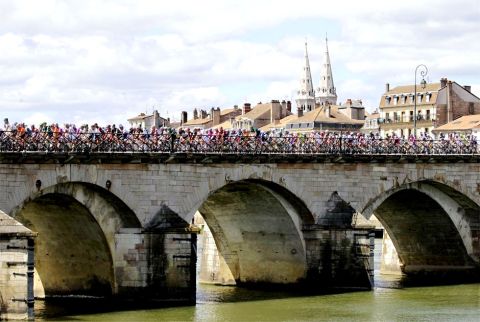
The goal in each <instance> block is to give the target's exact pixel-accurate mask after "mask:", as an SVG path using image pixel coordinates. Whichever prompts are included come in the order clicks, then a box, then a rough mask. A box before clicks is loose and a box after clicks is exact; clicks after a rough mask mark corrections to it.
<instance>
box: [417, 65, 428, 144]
mask: <svg viewBox="0 0 480 322" xmlns="http://www.w3.org/2000/svg"><path fill="white" fill-rule="evenodd" d="M419 68H420V76H422V80H421V81H420V86H421V87H422V89H425V87H426V86H427V82H426V81H425V76H426V75H427V74H428V68H427V66H425V65H424V64H420V65H418V66H417V67H416V68H415V86H414V92H415V93H414V97H413V102H414V103H413V135H414V136H415V137H417V73H418V69H419Z"/></svg>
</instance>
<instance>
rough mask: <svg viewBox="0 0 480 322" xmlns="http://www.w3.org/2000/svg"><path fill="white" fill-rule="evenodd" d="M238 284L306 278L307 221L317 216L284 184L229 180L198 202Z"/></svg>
mask: <svg viewBox="0 0 480 322" xmlns="http://www.w3.org/2000/svg"><path fill="white" fill-rule="evenodd" d="M199 212H200V213H201V214H202V216H203V218H204V219H205V222H206V223H207V225H208V226H209V227H210V230H211V231H212V234H213V237H214V239H215V243H216V245H217V248H218V249H219V251H220V253H221V254H222V255H223V257H224V259H225V261H226V263H227V265H228V266H229V268H230V271H231V272H232V274H233V276H234V278H235V280H236V282H237V283H238V284H250V283H275V284H290V283H296V282H298V281H300V280H302V279H303V278H305V274H306V270H307V267H306V266H307V263H306V250H305V241H304V238H303V233H302V226H303V225H304V224H308V223H313V221H314V220H313V216H312V215H311V214H309V213H308V209H307V208H306V206H305V205H304V204H303V202H302V201H301V200H299V199H298V198H296V197H295V196H294V195H293V194H292V193H291V192H289V191H288V190H286V189H285V188H283V187H281V186H278V185H277V184H274V183H272V182H268V181H263V180H241V181H236V182H231V183H228V184H226V185H225V186H223V187H221V188H220V189H218V190H216V191H214V192H213V193H211V194H210V195H209V197H208V198H207V199H206V200H205V201H204V202H203V204H202V205H201V206H200V208H199Z"/></svg>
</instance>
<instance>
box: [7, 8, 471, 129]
mask: <svg viewBox="0 0 480 322" xmlns="http://www.w3.org/2000/svg"><path fill="white" fill-rule="evenodd" d="M479 16H480V4H479V3H475V2H474V3H472V2H470V1H466V0H465V1H457V2H455V3H454V4H453V3H452V2H451V1H442V0H437V1H421V2H419V1H413V0H408V1H402V2H394V3H392V2H386V1H361V2H344V1H336V2H330V3H325V2H318V1H302V0H298V1H295V2H292V3H279V2H277V1H261V2H259V1H253V0H251V1H250V0H245V1H241V2H237V1H202V3H201V4H200V3H198V2H197V1H169V2H161V3H160V2H159V1H153V0H152V1H124V0H121V1H113V0H112V1H102V2H98V1H94V0H89V1H81V2H80V1H54V0H46V1H41V2H39V1H23V0H18V1H2V2H0V19H1V21H2V24H0V52H1V53H2V55H0V111H1V112H2V113H3V114H4V115H5V116H10V117H11V118H15V119H16V120H22V119H28V118H29V117H33V116H30V115H37V116H35V117H36V118H39V119H40V118H50V119H58V121H59V122H64V121H68V122H71V121H75V122H79V123H80V122H83V120H85V121H86V120H98V121H100V122H117V123H118V122H123V123H125V122H126V118H128V117H131V116H133V115H136V114H138V113H139V112H142V111H145V110H146V109H147V110H148V111H150V110H151V109H152V107H155V108H157V109H159V110H160V111H161V113H166V112H167V111H168V112H169V115H170V116H175V117H177V115H179V113H180V111H181V110H183V109H185V110H189V111H191V109H193V107H198V106H200V107H209V106H231V105H233V104H242V103H243V100H244V99H245V98H248V99H249V100H251V102H252V103H256V101H268V100H270V99H284V98H290V97H291V96H292V93H294V92H295V90H296V87H297V86H298V77H299V73H300V70H301V68H302V63H303V61H302V60H303V41H304V37H305V36H306V35H308V41H309V54H310V60H311V67H312V76H313V78H314V82H315V85H317V83H318V81H319V80H318V77H319V72H320V64H321V63H322V62H321V59H322V55H323V51H324V40H323V35H324V32H326V31H328V32H329V35H330V34H334V35H335V36H330V39H329V46H330V53H331V58H332V63H333V69H334V79H335V81H336V86H337V93H338V95H339V98H342V100H344V99H345V98H362V99H363V101H364V103H365V104H368V105H367V106H371V107H376V105H377V104H378V97H379V96H380V95H381V93H382V92H383V89H384V83H386V82H390V83H391V84H392V85H398V84H401V83H411V82H412V79H413V76H414V74H413V73H414V69H415V66H416V65H418V64H420V63H426V64H427V65H428V67H429V80H430V81H432V82H434V81H438V80H439V79H440V77H444V76H446V77H449V78H451V79H454V80H456V81H457V82H459V83H460V84H472V87H473V91H474V92H475V91H476V90H477V91H478V89H476V87H477V86H476V85H473V84H478V71H479V70H480V59H479V53H480V42H478V39H480V22H479V21H480V19H478V17H479ZM308 19H311V21H314V22H315V21H319V23H321V25H322V28H325V26H327V27H329V28H332V29H333V30H319V29H320V28H317V27H315V25H313V27H312V25H311V24H303V22H304V21H306V20H308ZM325 19H328V20H325ZM302 27H305V28H307V27H308V28H310V29H307V30H305V29H302ZM269 28H270V29H269ZM266 30H281V31H282V32H283V33H284V34H283V35H282V36H281V37H280V38H278V37H277V38H275V37H272V39H270V38H269V37H268V34H267V35H265V34H263V36H262V37H259V36H257V34H258V33H261V32H264V31H266ZM477 93H478V92H477ZM293 98H294V97H293Z"/></svg>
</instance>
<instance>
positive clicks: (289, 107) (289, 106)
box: [287, 101, 292, 113]
mask: <svg viewBox="0 0 480 322" xmlns="http://www.w3.org/2000/svg"><path fill="white" fill-rule="evenodd" d="M287 111H288V112H290V113H292V102H290V101H287Z"/></svg>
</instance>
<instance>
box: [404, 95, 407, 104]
mask: <svg viewBox="0 0 480 322" xmlns="http://www.w3.org/2000/svg"><path fill="white" fill-rule="evenodd" d="M403 104H407V96H406V95H404V96H403Z"/></svg>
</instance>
